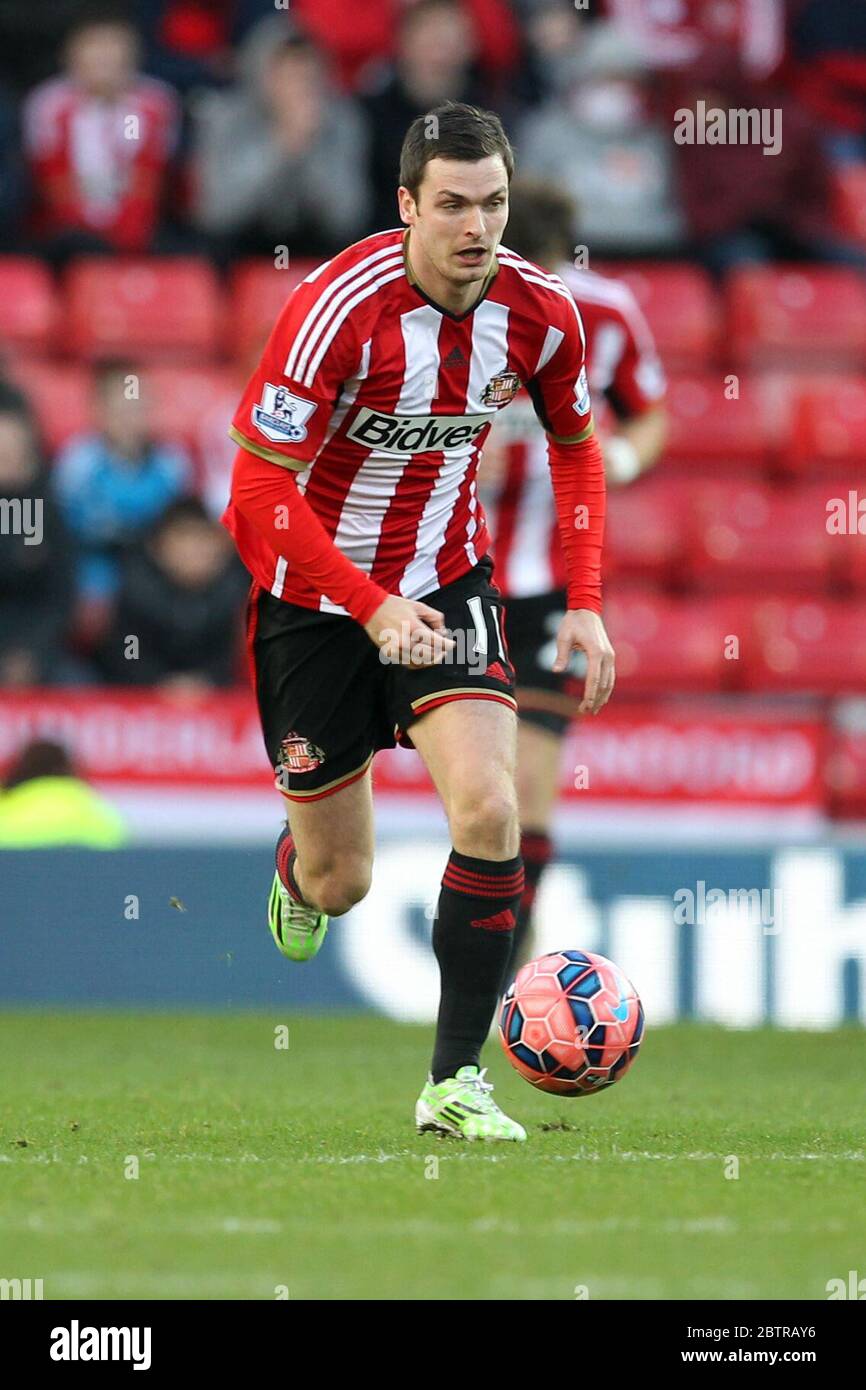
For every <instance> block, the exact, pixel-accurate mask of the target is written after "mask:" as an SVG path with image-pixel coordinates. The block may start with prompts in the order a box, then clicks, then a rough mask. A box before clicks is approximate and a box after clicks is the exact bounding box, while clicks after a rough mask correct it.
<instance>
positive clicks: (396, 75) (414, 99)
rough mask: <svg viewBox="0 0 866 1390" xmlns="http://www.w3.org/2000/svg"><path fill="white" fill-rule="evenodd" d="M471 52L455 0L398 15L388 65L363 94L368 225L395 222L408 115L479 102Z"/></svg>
mask: <svg viewBox="0 0 866 1390" xmlns="http://www.w3.org/2000/svg"><path fill="white" fill-rule="evenodd" d="M474 56H475V35H474V32H473V28H472V24H471V21H470V20H469V19H468V17H467V15H466V13H465V12H464V9H463V7H462V5H461V4H460V0H418V3H417V4H416V5H414V6H413V7H412V8H411V9H409V10H407V12H406V13H405V14H404V15H403V18H402V20H401V21H400V27H399V30H398V33H397V54H396V60H395V64H394V68H393V70H392V71H389V72H387V73H386V74H385V76H384V78H383V79H382V81H381V82H380V84H379V86H378V87H377V88H375V89H372V90H370V91H369V92H368V93H367V95H366V96H365V98H364V106H365V108H366V110H367V114H368V116H369V118H370V135H371V142H372V143H371V148H370V164H369V179H370V182H371V184H372V188H373V197H374V209H373V220H372V223H371V230H373V231H384V230H385V229H386V228H388V227H395V226H399V225H400V218H399V214H398V212H397V187H398V185H399V181H400V180H399V173H400V151H401V149H402V147H403V137H404V136H405V134H406V130H407V129H408V127H409V126H410V125H411V123H412V121H414V120H415V118H416V117H417V116H420V115H423V113H424V112H425V111H429V110H430V109H431V107H434V106H438V105H439V104H440V102H443V101H468V102H470V104H479V103H482V100H483V98H482V93H481V92H480V91H479V89H478V88H477V87H475V86H474V85H473V79H472V63H473V58H474Z"/></svg>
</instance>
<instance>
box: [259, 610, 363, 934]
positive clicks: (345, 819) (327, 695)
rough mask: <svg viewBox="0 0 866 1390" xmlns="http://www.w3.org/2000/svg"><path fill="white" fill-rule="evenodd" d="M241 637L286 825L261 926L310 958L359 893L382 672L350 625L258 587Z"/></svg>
mask: <svg viewBox="0 0 866 1390" xmlns="http://www.w3.org/2000/svg"><path fill="white" fill-rule="evenodd" d="M248 636H249V650H250V656H251V661H252V668H253V675H254V680H255V688H256V695H257V699H258V704H259V712H260V715H261V720H262V730H263V733H264V737H265V745H266V747H267V750H268V754H269V756H270V759H271V762H272V764H273V767H274V772H275V774H276V785H277V788H278V789H279V790H280V791H281V792H282V794H283V797H284V798H285V800H286V802H287V811H288V818H289V825H288V826H287V827H286V829H285V830H284V831H283V832H282V833H281V835H280V838H279V840H278V842H277V850H276V871H275V874H274V879H273V883H272V885H271V893H270V898H269V901H268V920H269V924H270V928H271V932H272V933H273V937H274V940H275V942H276V944H277V946H278V947H279V949H280V950H281V951H282V952H283V954H284V955H286V956H288V957H289V958H290V959H292V960H297V961H303V960H310V959H311V958H312V957H313V956H314V955H316V954H317V952H318V951H319V949H320V948H321V946H322V943H323V941H324V938H325V934H326V932H327V930H328V919H329V917H330V916H340V915H341V914H342V913H344V912H347V911H348V910H349V908H350V907H352V905H353V904H354V903H356V902H358V901H359V899H360V898H362V897H363V896H364V894H365V893H366V892H367V889H368V887H369V882H370V865H371V861H372V854H373V817H372V808H371V794H370V772H369V768H370V762H371V761H372V757H373V752H374V749H375V747H376V746H377V741H376V740H377V731H376V730H375V728H374V726H373V721H372V712H373V711H375V710H376V709H377V707H378V705H379V704H380V703H381V702H380V698H379V697H380V688H381V679H382V678H381V668H380V665H379V662H378V659H377V653H376V651H375V649H374V648H373V646H372V644H371V643H370V641H369V639H368V637H367V636H366V633H364V632H363V630H362V629H361V628H360V627H358V625H357V623H353V622H351V621H350V620H348V619H345V618H339V617H332V616H330V615H326V614H322V613H319V612H317V611H315V610H310V609H304V608H300V607H299V606H297V605H294V604H286V603H283V602H281V601H280V600H278V599H275V598H273V597H272V596H271V595H270V594H269V593H266V592H263V591H262V590H256V589H254V591H253V594H252V595H251V601H250V610H249V633H248Z"/></svg>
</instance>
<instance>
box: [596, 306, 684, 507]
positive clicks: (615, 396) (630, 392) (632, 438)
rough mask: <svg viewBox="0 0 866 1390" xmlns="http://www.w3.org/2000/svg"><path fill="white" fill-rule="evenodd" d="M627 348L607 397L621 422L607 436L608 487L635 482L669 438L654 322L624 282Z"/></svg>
mask: <svg viewBox="0 0 866 1390" xmlns="http://www.w3.org/2000/svg"><path fill="white" fill-rule="evenodd" d="M619 289H620V293H621V295H622V306H621V309H620V317H621V321H622V329H623V333H622V348H621V351H620V353H619V356H618V360H617V361H616V364H615V366H614V369H613V373H612V377H611V382H610V385H609V386H608V388H607V391H606V393H605V394H606V396H607V399H608V400H609V402H610V405H611V407H612V409H613V412H614V414H615V415H616V417H617V426H616V429H615V430H614V431H613V433H611V434H609V435H608V436H607V437H606V438H605V439H604V440H603V441H602V453H603V454H604V471H605V477H606V478H607V482H608V486H612V487H624V486H626V485H627V484H628V483H633V482H634V481H635V480H636V479H637V478H640V477H641V476H642V475H643V474H644V473H647V472H649V470H650V469H651V468H654V467H655V465H656V464H657V463H658V461H659V459H660V457H661V454H662V450H663V449H664V446H665V444H666V443H667V436H668V413H667V409H666V407H665V396H666V394H667V382H666V380H665V374H664V369H663V367H662V364H661V362H660V360H659V356H658V353H657V351H656V345H655V341H654V340H653V336H652V332H651V330H650V327H649V324H648V323H647V321H646V319H645V318H644V316H643V314H642V312H641V310H640V307H639V305H638V303H637V300H636V299H635V298H634V296H633V295H632V294H631V292H630V291H629V290H628V289H627V288H626V286H625V285H620V287H619Z"/></svg>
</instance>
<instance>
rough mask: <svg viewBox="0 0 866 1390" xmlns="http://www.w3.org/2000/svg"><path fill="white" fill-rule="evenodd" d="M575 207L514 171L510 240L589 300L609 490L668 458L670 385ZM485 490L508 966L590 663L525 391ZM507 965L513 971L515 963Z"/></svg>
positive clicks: (506, 424) (543, 856) (526, 950)
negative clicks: (509, 911)
mask: <svg viewBox="0 0 866 1390" xmlns="http://www.w3.org/2000/svg"><path fill="white" fill-rule="evenodd" d="M577 221H578V219H577V211H576V208H575V206H574V204H573V202H572V201H571V199H570V198H569V197H568V196H567V195H566V194H564V193H562V192H560V190H559V189H558V188H556V187H554V186H553V185H551V184H548V183H546V182H544V181H541V180H530V179H525V180H516V181H515V184H514V186H513V188H512V197H511V217H510V221H509V228H508V239H509V243H510V244H512V245H513V246H514V249H515V250H517V251H519V252H520V253H521V254H523V255H525V256H526V257H527V258H528V259H529V260H531V261H534V262H536V263H537V264H539V265H542V266H545V267H547V268H548V269H549V270H553V271H555V272H556V273H557V274H558V275H559V276H561V278H562V279H563V281H564V283H565V284H566V285H567V286H568V288H569V290H570V291H571V293H572V294H573V295H574V298H575V300H576V302H577V305H578V308H579V309H580V313H581V318H582V320H583V324H584V328H585V332H586V365H587V373H588V376H589V385H590V389H591V391H592V396H593V416H594V419H595V421H596V428H597V430H598V434H599V440H600V443H601V447H602V453H603V455H604V465H605V474H606V478H607V485H608V487H623V486H627V485H629V484H631V483H633V482H635V481H636V480H637V479H638V478H640V477H641V476H642V475H643V474H644V473H646V472H647V470H648V469H650V468H652V467H653V466H654V465H655V463H656V462H657V461H658V458H659V455H660V453H661V451H662V448H663V446H664V441H665V436H666V431H667V415H666V410H665V406H664V398H665V391H666V383H665V377H664V372H663V370H662V366H661V363H660V361H659V358H658V355H657V353H656V349H655V344H654V342H653V339H652V334H651V333H650V330H649V327H648V325H647V323H646V321H645V319H644V316H643V314H642V313H641V311H640V309H639V307H638V305H637V303H636V301H635V298H634V295H633V294H632V292H631V291H630V290H629V289H628V288H627V287H626V286H625V285H624V284H623V283H622V282H618V281H616V280H614V279H611V278H609V277H607V276H603V275H598V274H595V273H594V272H593V271H591V270H589V269H580V268H576V266H575V264H574V256H575V246H576V242H577V241H578V235H577ZM480 482H481V493H482V497H483V500H484V505H485V508H486V510H487V515H488V523H489V525H490V528H491V531H492V532H493V537H494V554H495V557H496V570H495V574H496V582H497V584H498V585H499V586H500V587H501V588H502V590H503V593H504V594H505V596H506V599H507V606H508V643H509V652H510V656H511V660H512V662H513V664H514V667H515V670H516V672H517V693H518V703H519V713H520V726H519V732H518V771H517V786H518V795H519V802H520V823H521V831H522V834H521V852H522V855H523V863H524V873H525V888H524V893H523V897H522V900H521V906H520V912H519V914H518V921H517V928H516V930H515V936H514V954H513V957H512V962H511V965H510V967H509V969H510V971H513V969H514V966H515V965H516V964H517V963H518V962H521V961H522V960H524V959H528V956H529V955H530V954H531V949H530V945H529V941H528V937H529V931H530V926H531V915H532V908H533V904H534V901H535V895H536V892H537V890H538V885H539V883H540V881H541V877H542V875H543V873H544V869H545V867H546V865H547V864H548V862H549V861H550V858H551V853H552V844H551V822H552V817H553V811H554V807H555V804H556V798H557V794H558V790H559V784H560V764H561V753H562V742H563V738H564V735H565V733H566V730H567V729H568V727H569V724H570V723H571V721H572V720H573V719H574V718H575V717H576V716H577V715H578V714H579V713H580V712H581V711H582V709H583V708H585V706H582V703H581V701H582V690H581V681H580V673H581V664H580V661H581V659H580V657H579V656H577V655H576V656H575V657H574V658H573V659H572V661H571V662H570V663H569V666H568V669H566V670H554V663H555V660H556V656H557V644H556V633H557V631H558V628H559V624H560V621H561V619H562V614H563V613H564V611H565V608H566V605H567V599H566V592H565V583H566V578H565V566H564V559H563V555H562V546H561V541H560V533H559V527H558V525H557V520H556V514H555V510H554V508H553V505H552V499H551V496H550V487H549V485H548V480H547V455H546V444H545V440H544V435H543V433H542V431H541V429H540V428H539V425H538V421H537V419H536V416H535V411H534V410H533V408H532V402H531V400H530V399H529V397H528V395H527V396H520V397H519V398H518V400H517V401H516V402H515V405H514V407H513V409H512V410H511V411H509V412H508V414H507V415H505V416H503V417H501V418H500V419H499V420H497V422H496V424H495V425H494V427H493V430H492V432H491V438H490V440H489V442H488V445H487V448H486V450H485V454H484V461H483V464H482V468H481V478H480ZM507 973H508V972H507Z"/></svg>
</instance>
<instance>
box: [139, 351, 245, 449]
mask: <svg viewBox="0 0 866 1390" xmlns="http://www.w3.org/2000/svg"><path fill="white" fill-rule="evenodd" d="M244 384H245V383H244V382H243V381H241V380H239V379H238V377H237V375H236V374H235V372H234V371H232V369H231V368H229V367H151V368H150V369H149V370H148V372H147V374H146V377H145V379H144V385H145V389H146V390H147V391H148V394H149V396H150V397H151V399H152V402H153V425H154V432H155V433H156V434H158V435H161V436H162V437H164V438H167V439H179V440H181V441H182V442H183V443H184V444H185V445H186V446H187V448H190V449H195V448H197V446H198V444H199V442H200V440H201V434H202V421H203V420H205V419H207V418H208V416H209V415H210V414H212V412H213V411H214V409H215V408H216V409H221V408H222V407H223V402H224V401H225V400H226V398H229V399H230V400H232V401H234V402H235V404H236V403H237V401H238V400H240V397H241V393H242V391H243V387H244Z"/></svg>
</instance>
